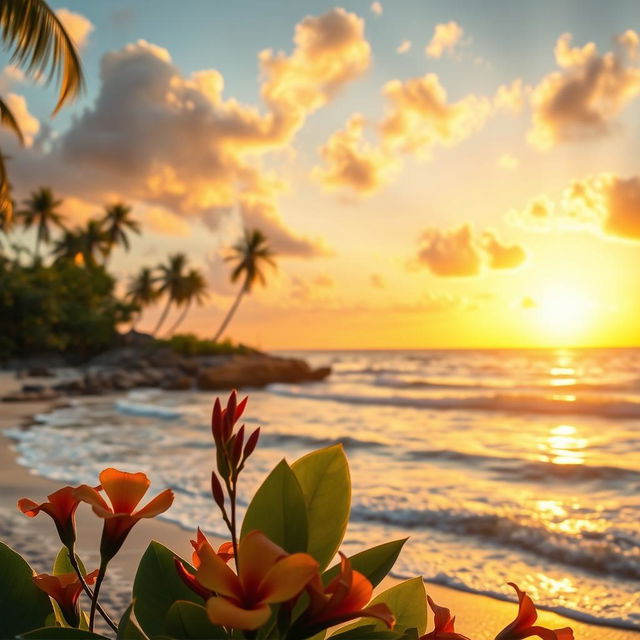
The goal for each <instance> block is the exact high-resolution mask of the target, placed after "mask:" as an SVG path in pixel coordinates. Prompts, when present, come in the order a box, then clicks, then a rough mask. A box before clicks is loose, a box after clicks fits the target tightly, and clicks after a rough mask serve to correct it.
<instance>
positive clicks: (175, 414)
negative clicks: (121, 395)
mask: <svg viewBox="0 0 640 640" xmlns="http://www.w3.org/2000/svg"><path fill="white" fill-rule="evenodd" d="M113 406H114V408H115V409H116V411H118V412H119V413H124V414H125V415H130V416H144V417H145V418H161V419H162V420H175V419H177V418H180V417H181V416H182V414H183V412H182V411H180V410H177V409H168V408H167V407H161V406H159V405H155V404H142V403H137V402H126V401H124V400H116V402H114V403H113Z"/></svg>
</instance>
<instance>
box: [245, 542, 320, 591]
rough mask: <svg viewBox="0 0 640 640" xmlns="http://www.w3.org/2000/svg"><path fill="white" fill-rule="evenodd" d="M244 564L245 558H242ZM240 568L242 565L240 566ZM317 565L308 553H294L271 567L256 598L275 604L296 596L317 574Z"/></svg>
mask: <svg viewBox="0 0 640 640" xmlns="http://www.w3.org/2000/svg"><path fill="white" fill-rule="evenodd" d="M242 560H243V562H246V558H242ZM241 566H242V565H241ZM318 568H319V565H318V563H317V562H316V561H315V560H314V559H313V558H312V557H311V556H310V555H309V554H308V553H294V554H293V555H290V556H287V557H286V558H282V560H278V562H276V563H275V565H273V567H272V568H271V569H270V570H269V572H268V573H267V575H266V576H265V577H264V580H263V581H262V583H261V584H260V587H259V589H258V593H257V594H256V596H257V598H258V599H259V600H260V601H262V602H269V603H276V602H284V601H285V600H290V599H291V598H293V597H294V596H297V595H298V594H299V593H300V592H301V591H302V590H303V589H304V588H305V587H306V586H307V584H308V582H309V581H310V580H311V578H313V576H314V575H316V574H317V573H318Z"/></svg>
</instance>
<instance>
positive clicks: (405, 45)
mask: <svg viewBox="0 0 640 640" xmlns="http://www.w3.org/2000/svg"><path fill="white" fill-rule="evenodd" d="M409 49H411V40H403V41H402V42H401V43H400V44H399V45H398V47H397V49H396V53H397V54H399V55H402V54H403V53H407V52H408V51H409Z"/></svg>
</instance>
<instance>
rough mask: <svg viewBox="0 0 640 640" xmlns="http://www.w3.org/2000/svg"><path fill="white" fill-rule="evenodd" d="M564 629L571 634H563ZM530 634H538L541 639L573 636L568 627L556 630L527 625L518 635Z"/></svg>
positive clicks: (521, 636) (523, 636) (526, 636)
mask: <svg viewBox="0 0 640 640" xmlns="http://www.w3.org/2000/svg"><path fill="white" fill-rule="evenodd" d="M566 631H569V632H570V634H571V635H564V633H565V632H566ZM558 632H562V634H563V635H560V636H559V635H558ZM532 636H538V638H542V640H559V639H560V638H565V639H567V640H569V639H572V638H573V631H571V629H569V628H568V627H565V628H564V629H558V630H557V631H553V630H552V629H547V628H546V627H529V628H528V629H525V630H524V632H523V633H522V634H521V635H520V636H519V637H520V638H530V637H532Z"/></svg>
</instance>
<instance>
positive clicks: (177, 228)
mask: <svg viewBox="0 0 640 640" xmlns="http://www.w3.org/2000/svg"><path fill="white" fill-rule="evenodd" d="M141 221H142V224H143V225H144V226H145V227H149V228H150V229H151V230H152V231H155V232H156V233H161V234H163V235H168V236H182V237H186V236H190V235H191V225H190V224H189V223H188V222H187V221H186V220H185V219H184V218H181V217H180V216H177V215H175V214H173V213H171V211H167V209H164V208H163V207H148V208H147V209H146V210H145V211H144V213H143V214H142V216H141Z"/></svg>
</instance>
